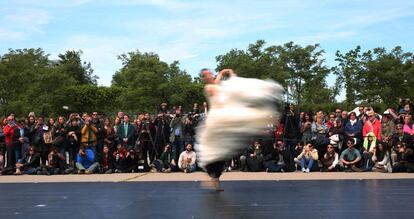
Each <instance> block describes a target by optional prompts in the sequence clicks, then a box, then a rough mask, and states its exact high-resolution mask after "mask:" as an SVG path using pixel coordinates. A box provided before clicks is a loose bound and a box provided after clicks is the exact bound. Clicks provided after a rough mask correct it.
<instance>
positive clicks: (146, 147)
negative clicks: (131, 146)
mask: <svg viewBox="0 0 414 219" xmlns="http://www.w3.org/2000/svg"><path fill="white" fill-rule="evenodd" d="M141 118H142V120H141V124H140V125H139V127H138V131H137V142H138V143H139V146H140V149H141V150H142V152H143V155H144V157H145V159H147V158H149V160H150V163H152V161H154V159H155V157H157V156H159V155H157V151H156V150H155V142H154V138H155V134H156V129H155V125H154V123H153V122H152V121H151V117H150V114H149V113H145V114H144V116H143V117H141Z"/></svg>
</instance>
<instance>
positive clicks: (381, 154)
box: [371, 142, 392, 173]
mask: <svg viewBox="0 0 414 219" xmlns="http://www.w3.org/2000/svg"><path fill="white" fill-rule="evenodd" d="M371 160H372V162H373V163H374V165H373V167H372V170H373V171H375V172H382V173H387V172H392V169H391V159H390V154H389V152H388V150H387V148H386V146H385V145H384V144H383V143H382V142H378V145H377V147H376V148H374V151H373V154H372V157H371Z"/></svg>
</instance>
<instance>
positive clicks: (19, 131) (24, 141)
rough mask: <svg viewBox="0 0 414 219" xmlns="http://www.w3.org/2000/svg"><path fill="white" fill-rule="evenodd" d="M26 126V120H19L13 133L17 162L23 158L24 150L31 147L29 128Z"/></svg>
mask: <svg viewBox="0 0 414 219" xmlns="http://www.w3.org/2000/svg"><path fill="white" fill-rule="evenodd" d="M25 126H26V125H25V121H24V120H22V119H21V120H19V121H18V123H17V126H16V128H15V130H14V133H13V153H14V160H15V161H16V162H17V161H19V160H20V159H21V158H22V151H26V150H27V148H28V147H29V130H28V129H27V128H26V127H25Z"/></svg>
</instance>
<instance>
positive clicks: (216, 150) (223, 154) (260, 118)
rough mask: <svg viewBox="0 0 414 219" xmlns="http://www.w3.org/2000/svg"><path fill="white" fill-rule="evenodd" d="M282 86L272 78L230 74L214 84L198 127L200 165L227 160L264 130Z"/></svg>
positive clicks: (275, 110)
mask: <svg viewBox="0 0 414 219" xmlns="http://www.w3.org/2000/svg"><path fill="white" fill-rule="evenodd" d="M282 92H283V89H282V87H281V86H280V85H279V84H277V83H276V82H274V81H271V80H259V79H252V78H242V77H235V76H233V77H231V78H229V79H228V80H226V81H222V82H220V83H219V84H218V85H217V88H216V92H215V95H214V96H211V97H210V99H209V104H210V111H209V112H208V114H207V117H206V120H205V123H204V124H202V125H200V127H199V128H198V130H197V136H196V138H197V142H198V144H196V150H197V155H198V157H197V160H198V164H199V166H201V167H202V168H205V166H206V165H208V164H210V163H213V162H216V161H227V160H229V159H231V158H232V157H233V156H235V155H237V154H238V153H239V151H241V150H243V149H244V148H246V143H247V141H248V140H249V138H250V137H252V136H257V135H260V134H262V133H263V131H264V129H265V128H266V126H267V125H268V124H270V123H271V122H272V116H274V115H275V114H276V113H277V109H276V107H275V101H276V100H278V99H281V96H282Z"/></svg>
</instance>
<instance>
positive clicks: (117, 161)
mask: <svg viewBox="0 0 414 219" xmlns="http://www.w3.org/2000/svg"><path fill="white" fill-rule="evenodd" d="M126 155H127V150H126V148H125V146H124V145H123V144H122V143H119V144H118V145H117V146H116V151H114V153H113V158H114V168H115V170H114V172H115V173H122V169H124V166H123V165H124V160H125V158H126Z"/></svg>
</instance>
